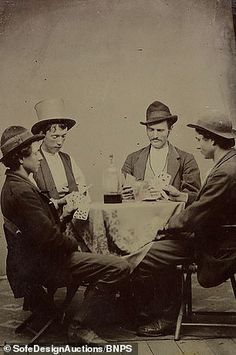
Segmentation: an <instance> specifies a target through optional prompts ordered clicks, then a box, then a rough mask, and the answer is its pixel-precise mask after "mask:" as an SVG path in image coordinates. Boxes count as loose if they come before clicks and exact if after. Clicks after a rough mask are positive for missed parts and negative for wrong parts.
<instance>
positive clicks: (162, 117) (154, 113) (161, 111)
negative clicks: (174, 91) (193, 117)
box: [140, 101, 178, 126]
mask: <svg viewBox="0 0 236 355" xmlns="http://www.w3.org/2000/svg"><path fill="white" fill-rule="evenodd" d="M166 120H168V121H170V122H171V124H174V123H175V122H176V121H177V120H178V116H176V115H172V114H171V112H170V109H169V107H168V106H166V105H165V104H163V103H162V102H160V101H154V102H153V103H152V104H151V105H149V106H148V108H147V111H146V121H145V122H143V121H141V122H140V123H141V124H142V125H145V126H147V125H153V124H155V123H158V122H162V121H166Z"/></svg>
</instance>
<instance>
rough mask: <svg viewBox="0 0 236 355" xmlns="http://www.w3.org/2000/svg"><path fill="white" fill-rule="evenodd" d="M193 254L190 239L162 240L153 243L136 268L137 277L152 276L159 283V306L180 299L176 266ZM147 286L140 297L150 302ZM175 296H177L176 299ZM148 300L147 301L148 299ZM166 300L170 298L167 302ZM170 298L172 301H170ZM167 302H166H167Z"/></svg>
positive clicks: (141, 291) (144, 301)
mask: <svg viewBox="0 0 236 355" xmlns="http://www.w3.org/2000/svg"><path fill="white" fill-rule="evenodd" d="M191 256H192V247H191V244H190V241H189V240H188V239H184V240H181V239H178V240H160V241H157V242H155V243H154V244H153V246H152V247H151V249H150V250H149V252H148V253H147V255H146V256H145V258H144V259H143V260H142V262H141V263H140V264H139V266H138V267H137V269H136V270H135V278H138V280H140V281H143V282H145V280H148V279H149V278H150V280H151V278H153V279H154V283H155V284H156V285H157V292H158V293H157V296H156V298H157V301H158V303H159V305H158V308H159V309H160V308H168V307H170V306H171V305H172V301H173V302H174V305H175V304H176V302H177V300H178V291H175V290H174V288H173V287H178V284H179V282H178V281H179V280H178V276H177V275H178V274H177V273H176V271H175V266H176V265H178V264H182V263H184V262H186V261H188V260H189V258H191ZM147 289H148V287H147V288H146V287H145V286H144V287H142V288H141V289H140V290H139V292H140V298H143V303H144V304H145V303H148V302H149V300H148V297H147V295H146V290H147ZM175 296H176V297H177V299H176V301H175ZM146 300H147V301H146ZM165 300H168V301H167V302H166V301H165ZM169 300H170V302H169ZM165 303H166V304H165Z"/></svg>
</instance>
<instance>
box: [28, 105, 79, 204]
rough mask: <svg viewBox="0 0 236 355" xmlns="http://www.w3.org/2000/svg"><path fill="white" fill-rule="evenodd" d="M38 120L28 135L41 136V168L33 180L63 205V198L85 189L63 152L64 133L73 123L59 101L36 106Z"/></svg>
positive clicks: (70, 160)
mask: <svg viewBox="0 0 236 355" xmlns="http://www.w3.org/2000/svg"><path fill="white" fill-rule="evenodd" d="M35 110H36V113H37V116H38V122H36V123H35V124H34V125H33V127H32V129H31V131H32V133H33V134H39V133H40V134H44V135H45V138H44V140H43V143H42V146H41V148H40V149H41V155H42V157H43V159H42V160H41V164H40V167H39V169H38V171H37V173H35V174H34V179H35V181H36V183H37V185H38V187H39V188H40V190H41V191H44V192H47V193H48V195H49V197H50V198H51V199H53V202H54V203H55V204H56V207H57V204H58V203H59V204H60V203H64V202H65V200H64V196H65V195H66V194H67V193H70V192H72V191H78V189H80V188H81V187H82V186H84V185H85V178H84V175H83V173H82V171H81V170H80V168H79V167H78V166H77V164H76V163H75V161H74V159H73V158H72V157H71V156H70V155H69V154H67V153H65V152H62V151H61V150H62V148H63V144H64V142H65V139H66V135H67V132H68V131H69V130H70V129H71V128H72V127H73V126H74V125H75V123H76V121H75V120H74V119H73V118H69V117H67V116H66V114H65V107H64V101H63V100H62V99H46V100H42V101H40V102H38V103H37V104H36V105H35Z"/></svg>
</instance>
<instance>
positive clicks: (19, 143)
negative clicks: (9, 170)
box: [0, 126, 45, 162]
mask: <svg viewBox="0 0 236 355" xmlns="http://www.w3.org/2000/svg"><path fill="white" fill-rule="evenodd" d="M44 137H45V135H44V134H36V135H33V134H32V133H31V132H30V131H29V130H28V129H26V128H24V127H21V126H11V127H9V128H7V129H5V131H4V132H3V134H2V137H1V143H0V144H1V145H0V149H1V156H0V161H1V162H2V161H3V160H4V159H5V158H6V157H7V156H9V155H10V154H12V153H15V152H16V151H18V150H19V149H21V148H24V147H25V146H27V145H30V144H32V143H33V142H35V141H40V140H42V139H43V138H44Z"/></svg>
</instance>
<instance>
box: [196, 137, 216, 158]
mask: <svg viewBox="0 0 236 355" xmlns="http://www.w3.org/2000/svg"><path fill="white" fill-rule="evenodd" d="M195 138H196V140H197V149H199V150H200V152H201V154H202V155H203V156H204V158H205V159H213V158H214V151H215V149H214V147H215V146H214V142H213V140H212V139H207V138H204V137H203V136H202V135H201V134H198V133H196V136H195Z"/></svg>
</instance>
